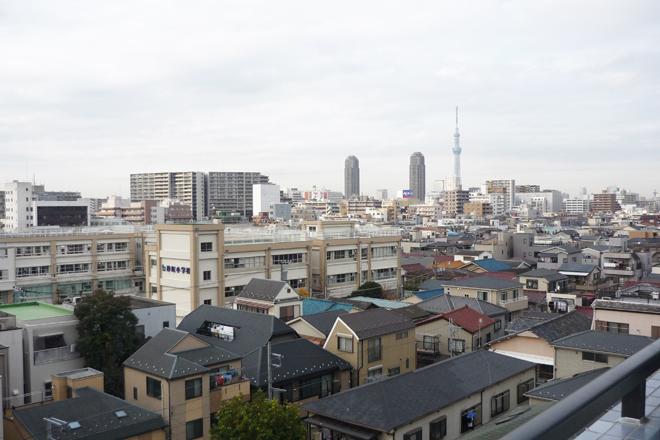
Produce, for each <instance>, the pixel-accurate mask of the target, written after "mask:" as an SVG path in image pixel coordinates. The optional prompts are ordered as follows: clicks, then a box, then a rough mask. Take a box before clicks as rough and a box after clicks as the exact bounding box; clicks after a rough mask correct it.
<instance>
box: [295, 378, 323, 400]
mask: <svg viewBox="0 0 660 440" xmlns="http://www.w3.org/2000/svg"><path fill="white" fill-rule="evenodd" d="M320 396H321V378H320V377H314V378H312V379H307V380H303V381H301V382H300V400H303V399H307V398H309V397H320Z"/></svg>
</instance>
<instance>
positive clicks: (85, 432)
mask: <svg viewBox="0 0 660 440" xmlns="http://www.w3.org/2000/svg"><path fill="white" fill-rule="evenodd" d="M160 413H161V410H160V408H158V410H156V411H149V410H146V409H144V408H142V407H140V406H139V405H135V404H133V403H130V402H127V401H125V400H122V399H120V398H118V397H115V396H111V395H110V394H106V393H104V392H103V391H101V390H97V389H94V388H91V387H85V388H80V389H78V390H76V392H75V393H74V394H73V395H72V396H71V398H69V399H64V400H58V401H55V402H49V403H46V404H43V405H28V406H24V407H21V408H16V409H13V410H12V412H11V417H8V418H7V419H6V421H5V424H6V425H5V433H6V435H5V438H6V439H7V440H51V439H54V438H57V439H62V440H65V439H82V438H85V439H93V438H94V439H107V440H120V439H126V440H144V439H150V440H165V439H166V438H167V435H166V426H167V423H166V422H165V420H164V419H163V417H162V416H161V414H160Z"/></svg>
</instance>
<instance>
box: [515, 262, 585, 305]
mask: <svg viewBox="0 0 660 440" xmlns="http://www.w3.org/2000/svg"><path fill="white" fill-rule="evenodd" d="M518 279H519V280H520V282H521V283H523V284H524V285H525V294H526V295H527V297H528V302H529V301H534V300H535V298H534V296H535V294H541V293H542V298H543V300H544V302H545V303H546V307H540V308H537V309H538V310H540V311H545V310H549V311H551V312H556V313H567V312H570V311H573V310H575V309H576V307H581V306H582V305H583V304H582V292H579V291H576V290H575V289H574V285H572V284H570V282H569V277H568V276H567V275H564V274H562V273H559V272H557V271H555V270H551V269H534V270H531V271H528V272H525V273H522V274H520V275H519V276H518ZM530 298H532V299H531V300H530Z"/></svg>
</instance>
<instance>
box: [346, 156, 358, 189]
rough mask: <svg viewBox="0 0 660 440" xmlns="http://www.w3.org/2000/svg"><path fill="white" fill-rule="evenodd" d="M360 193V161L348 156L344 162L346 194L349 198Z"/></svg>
mask: <svg viewBox="0 0 660 440" xmlns="http://www.w3.org/2000/svg"><path fill="white" fill-rule="evenodd" d="M359 195H360V161H359V160H358V158H357V157H355V156H348V157H347V158H346V161H345V162H344V196H345V197H346V198H347V199H350V198H351V197H358V196H359Z"/></svg>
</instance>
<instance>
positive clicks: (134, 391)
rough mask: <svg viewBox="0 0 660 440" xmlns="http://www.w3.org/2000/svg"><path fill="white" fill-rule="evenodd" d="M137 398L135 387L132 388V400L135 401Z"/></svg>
mask: <svg viewBox="0 0 660 440" xmlns="http://www.w3.org/2000/svg"><path fill="white" fill-rule="evenodd" d="M137 398H138V392H137V387H133V400H137Z"/></svg>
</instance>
